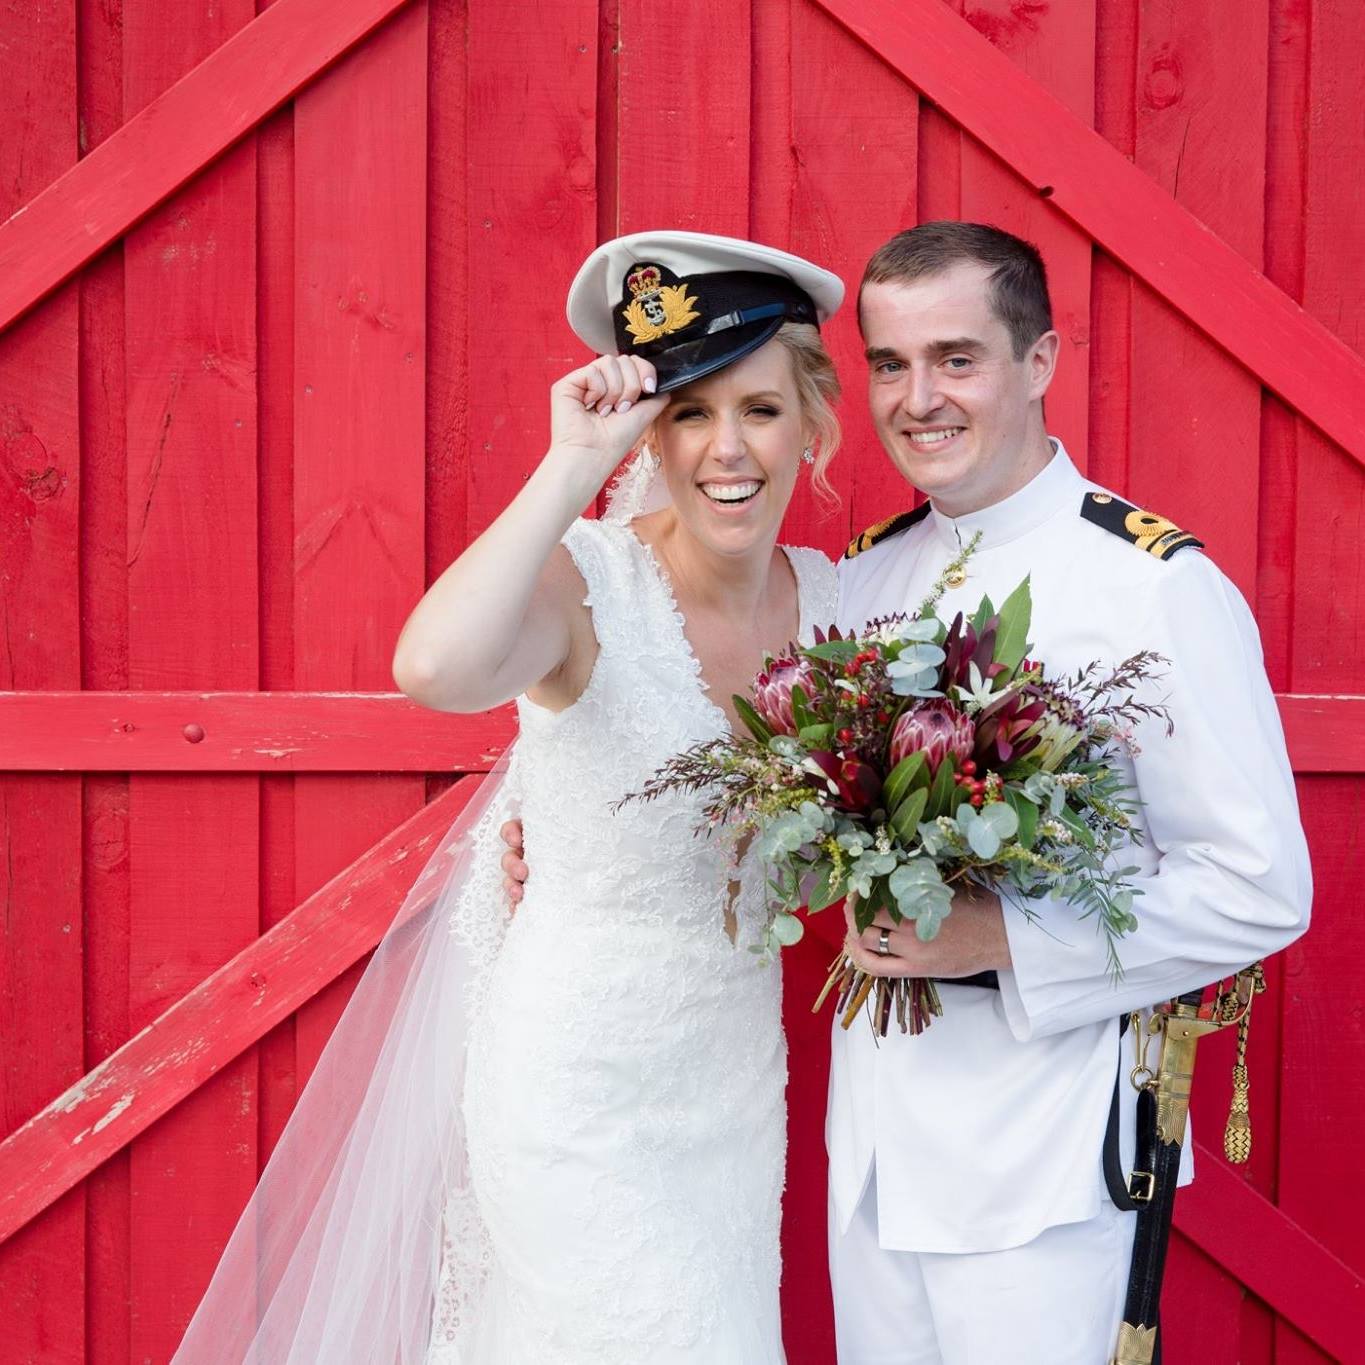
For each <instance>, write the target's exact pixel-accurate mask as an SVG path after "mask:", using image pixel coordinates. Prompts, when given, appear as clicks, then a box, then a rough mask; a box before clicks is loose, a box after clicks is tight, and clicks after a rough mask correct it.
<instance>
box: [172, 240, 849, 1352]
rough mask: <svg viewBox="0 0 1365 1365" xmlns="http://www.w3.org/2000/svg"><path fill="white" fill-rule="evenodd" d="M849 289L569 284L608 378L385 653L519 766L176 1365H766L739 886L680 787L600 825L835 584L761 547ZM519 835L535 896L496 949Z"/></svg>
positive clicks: (778, 1125) (776, 1128) (270, 1179)
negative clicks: (597, 516)
mask: <svg viewBox="0 0 1365 1365" xmlns="http://www.w3.org/2000/svg"><path fill="white" fill-rule="evenodd" d="M842 293H843V290H842V286H841V284H840V282H839V281H838V279H837V278H836V277H835V276H833V275H831V274H829V273H828V272H826V271H823V270H820V269H819V268H818V267H815V266H813V265H811V264H810V263H808V262H806V261H803V260H801V259H800V258H798V257H794V256H790V255H788V254H786V253H784V252H779V251H776V250H774V249H771V248H768V247H763V246H758V245H756V244H753V243H748V242H741V241H735V240H732V239H728V238H717V237H709V236H704V235H701V234H695V233H683V232H672V233H648V234H644V233H642V234H635V235H633V236H629V237H624V238H619V239H617V240H616V241H613V242H609V243H606V244H605V245H603V246H601V247H599V248H598V249H597V250H596V251H594V252H593V254H592V255H591V256H590V257H589V259H588V260H587V262H585V264H584V266H583V268H582V269H581V270H580V271H579V274H578V276H577V278H576V279H575V281H574V283H573V286H572V288H571V291H570V296H569V319H570V322H571V325H572V326H573V327H574V330H575V331H576V332H577V333H578V335H579V336H580V337H581V338H582V339H583V340H584V341H585V342H587V343H588V345H590V346H591V347H592V348H593V349H594V350H596V351H600V352H604V354H602V355H601V356H600V358H599V359H597V360H595V361H593V362H592V363H591V364H589V365H585V366H583V367H582V368H580V369H576V370H574V371H573V372H572V373H570V374H568V375H566V376H564V378H562V379H561V380H560V381H559V382H558V383H556V384H555V385H554V386H553V387H552V389H551V391H550V410H551V441H550V447H549V449H548V451H547V452H546V454H545V457H544V458H543V460H542V461H541V463H540V465H539V466H538V468H537V469H536V471H535V472H534V474H533V475H532V476H531V477H530V479H529V480H528V481H527V482H526V484H525V486H524V487H523V488H522V489H521V491H520V492H519V493H518V495H517V496H516V497H515V498H514V499H513V500H512V502H511V503H510V505H509V506H508V507H507V509H506V510H505V511H504V512H503V513H502V515H501V516H500V517H499V518H498V519H497V520H496V521H495V522H494V523H493V525H492V526H491V527H490V528H489V529H488V530H487V531H486V532H485V533H484V535H483V536H481V537H480V538H479V539H478V540H477V541H475V542H474V543H473V544H472V545H471V546H470V547H469V548H468V549H467V550H466V551H465V552H464V553H463V554H462V555H461V556H460V557H459V559H457V560H456V561H455V563H454V564H452V565H451V566H450V568H448V569H447V570H446V572H445V573H444V574H443V575H442V576H441V577H440V578H439V579H438V580H437V581H436V583H435V584H434V585H433V586H432V587H431V589H430V590H429V591H428V593H427V594H426V596H425V597H424V598H423V599H422V601H421V602H420V603H419V604H418V606H417V608H416V609H415V610H414V611H413V613H412V615H411V617H410V618H409V620H408V622H407V624H406V626H405V627H404V629H403V633H402V636H401V638H400V640H399V643H398V648H397V652H396V656H395V660H394V677H395V680H396V681H397V682H398V684H399V686H400V687H401V688H402V689H403V691H404V692H406V693H407V694H408V695H409V696H411V697H413V698H414V699H415V700H417V701H418V702H421V703H422V704H424V705H427V706H431V707H435V708H438V709H441V710H449V711H466V712H472V711H481V710H484V709H486V708H489V707H492V706H496V705H499V704H501V703H503V702H505V701H507V700H509V699H510V698H513V697H515V698H516V702H517V709H518V713H519V718H520V738H519V740H518V743H517V746H516V753H515V757H514V758H513V760H512V762H511V765H510V767H509V769H508V771H507V772H506V774H505V776H504V777H503V779H502V781H501V783H500V784H498V783H497V779H493V782H494V784H495V785H496V787H497V789H496V791H495V792H493V793H492V794H491V795H490V796H485V798H484V799H483V800H481V801H480V803H479V807H478V809H477V811H476V812H474V813H472V814H471V815H470V817H469V818H468V819H467V820H463V821H461V822H457V829H456V830H455V831H453V832H452V837H451V838H450V839H448V840H447V841H446V842H445V844H444V846H443V847H442V849H440V850H438V853H437V856H436V857H435V858H434V859H433V866H429V867H428V869H427V870H426V872H425V873H424V874H423V877H422V878H419V882H418V885H417V886H415V887H414V893H413V896H412V897H410V898H409V902H410V903H409V904H405V906H404V908H403V910H402V911H400V913H399V915H398V917H397V919H396V920H395V927H394V928H393V929H391V930H390V933H389V935H388V936H387V937H386V940H385V943H384V945H383V946H382V947H381V948H380V950H379V952H378V953H377V954H376V957H375V960H374V963H373V964H372V965H371V967H370V969H369V970H368V971H367V973H366V978H365V980H364V981H363V982H362V984H361V986H360V988H359V989H358V991H357V993H356V999H355V1001H354V1002H353V1004H352V1006H351V1007H350V1009H349V1010H348V1012H347V1015H346V1016H345V1017H343V1020H342V1022H341V1024H340V1025H339V1026H338V1029H337V1033H336V1035H335V1037H334V1039H333V1042H332V1043H331V1044H330V1045H329V1048H328V1052H327V1054H326V1055H324V1058H323V1061H322V1063H321V1064H320V1066H319V1069H318V1074H317V1075H316V1076H315V1078H314V1080H313V1082H312V1083H310V1087H309V1090H308V1091H307V1092H305V1094H304V1096H303V1098H302V1099H301V1101H300V1105H299V1109H298V1112H297V1113H296V1116H295V1118H294V1119H293V1120H292V1121H291V1124H290V1130H289V1131H288V1132H287V1133H286V1135H285V1138H284V1139H283V1140H282V1142H281V1145H280V1149H279V1152H278V1153H277V1155H276V1157H274V1158H272V1162H271V1165H270V1167H268V1168H267V1171H266V1173H265V1175H264V1177H263V1179H262V1183H261V1186H260V1187H259V1189H258V1192H257V1195H256V1196H255V1197H254V1199H253V1202H252V1204H251V1205H249V1206H248V1210H247V1212H246V1214H245V1215H244V1216H243V1220H242V1225H240V1226H239V1228H238V1230H237V1232H236V1233H234V1237H233V1241H232V1243H230V1245H229V1248H228V1252H227V1254H226V1255H225V1257H224V1262H223V1265H222V1266H220V1268H219V1271H218V1274H217V1275H216V1276H215V1280H214V1282H213V1284H212V1285H211V1286H210V1292H209V1295H208V1296H207V1298H206V1300H205V1302H204V1304H203V1305H202V1306H201V1308H200V1310H199V1313H198V1314H197V1315H196V1317H195V1319H194V1322H192V1323H191V1326H190V1330H189V1332H188V1333H187V1335H186V1338H185V1342H184V1343H183V1344H182V1347H181V1351H180V1353H179V1354H178V1355H177V1357H176V1359H177V1360H181V1361H186V1362H189V1361H199V1360H210V1359H212V1360H214V1361H227V1360H237V1359H244V1360H251V1361H256V1362H260V1365H276V1362H279V1361H291V1362H293V1361H298V1362H303V1361H310V1362H311V1361H315V1360H328V1361H366V1362H368V1361H371V1360H376V1361H378V1360H382V1361H384V1362H386V1365H387V1362H390V1361H394V1360H401V1361H419V1360H423V1359H425V1360H426V1361H427V1362H430V1365H437V1363H438V1362H458V1365H475V1363H477V1365H522V1362H531V1361H534V1362H536V1363H537V1365H589V1362H591V1363H592V1365H613V1362H620V1365H627V1362H629V1363H630V1365H639V1362H643V1361H646V1360H647V1361H650V1362H655V1363H657V1365H670V1363H673V1365H780V1362H782V1361H783V1360H784V1356H783V1351H782V1344H781V1332H780V1319H779V1307H778V1280H779V1228H780V1194H781V1188H782V1180H783V1168H784V1152H785V1111H784V1100H783V1090H784V1084H785V1071H786V1067H785V1046H784V1042H783V1038H782V1032H781V1023H780V995H779V977H778V972H777V970H776V968H775V967H774V966H765V965H764V964H763V963H762V962H761V961H760V960H759V959H758V958H757V957H756V956H755V954H753V953H751V952H748V951H746V950H747V949H748V948H750V947H753V946H756V945H757V943H758V941H759V939H760V938H761V936H762V933H763V929H764V921H765V914H764V896H763V876H762V872H761V869H759V868H756V867H754V866H753V865H752V864H753V863H754V862H755V861H756V860H753V859H748V860H742V861H739V862H738V863H737V862H736V861H735V860H734V858H733V857H732V855H731V854H730V851H729V845H728V844H727V842H726V841H725V840H724V839H722V838H714V839H706V838H704V837H699V836H698V835H697V834H696V832H695V831H696V826H697V823H698V807H697V803H696V802H695V801H694V800H693V799H692V798H690V797H688V796H684V795H679V794H671V795H668V796H665V797H663V798H661V799H659V800H657V801H652V802H649V803H642V802H631V803H629V804H627V805H625V806H621V807H619V808H618V807H617V805H616V803H617V802H619V801H620V799H621V798H622V797H623V796H625V795H626V794H627V793H629V792H633V791H637V790H639V789H640V788H641V787H642V785H643V784H644V782H645V781H646V779H647V778H648V777H649V776H650V775H651V774H652V773H653V771H654V770H655V769H656V768H657V767H658V766H659V765H661V764H662V763H663V762H664V760H666V759H667V758H669V757H670V756H671V755H673V754H675V753H677V752H678V751H680V750H682V749H685V748H687V747H688V746H690V745H692V744H694V743H697V742H698V741H701V740H704V739H707V738H711V737H714V736H716V735H719V734H721V733H723V732H724V730H725V728H726V727H727V726H733V725H734V724H735V723H736V720H735V717H734V715H733V712H732V710H731V703H730V700H729V699H730V696H731V694H732V693H736V692H743V691H744V690H745V688H746V687H747V685H748V683H749V681H750V679H751V678H752V677H753V675H754V673H755V672H756V671H757V670H758V668H759V666H760V665H761V662H762V654H763V649H764V646H767V647H769V648H776V647H779V646H780V645H781V644H782V643H784V642H785V641H787V640H790V639H793V638H797V637H806V638H809V636H810V633H811V631H812V629H813V627H815V626H817V625H821V626H824V625H828V624H829V623H830V622H831V621H832V620H833V617H834V609H835V584H834V571H833V568H832V566H831V565H830V564H829V562H828V561H827V560H826V559H825V558H824V556H823V555H821V554H819V553H817V552H816V551H813V550H802V549H790V548H785V547H780V546H778V544H777V535H778V528H779V526H780V524H781V521H782V518H783V514H784V513H785V511H786V508H787V504H788V502H789V500H790V498H791V495H792V492H793V489H794V488H795V486H796V483H797V480H798V478H799V477H800V476H801V473H802V469H803V466H809V467H810V470H811V474H812V477H813V478H814V479H815V481H816V484H817V487H825V486H826V485H825V484H824V477H823V476H824V469H825V466H826V465H827V463H828V460H829V458H830V457H831V456H832V454H833V451H834V447H835V445H836V444H837V440H838V428H837V424H836V422H835V419H834V416H833V413H832V411H831V409H830V406H829V404H830V401H831V400H832V399H833V398H834V397H836V396H837V385H836V381H835V377H834V371H833V367H832V366H831V364H830V361H829V358H828V356H827V354H826V353H825V351H824V348H823V346H822V345H821V342H820V340H819V335H818V330H817V327H818V323H819V322H821V321H823V320H825V319H826V318H828V317H829V316H830V314H831V313H832V312H833V311H834V310H835V309H836V308H837V307H838V305H839V303H840V301H841V298H842ZM632 451H634V452H636V454H635V457H634V459H633V461H632V463H631V465H630V466H629V467H628V469H627V472H626V473H625V475H623V477H622V479H621V481H620V482H619V483H618V484H617V486H616V488H615V490H614V492H613V494H612V498H611V502H610V505H609V508H608V513H607V515H606V516H605V517H604V518H603V519H601V520H597V521H594V520H586V519H581V518H580V517H579V512H580V510H581V509H582V508H583V507H584V506H585V505H587V504H589V503H591V502H592V501H593V500H594V498H595V497H596V495H597V494H598V492H599V490H600V489H601V488H602V486H603V485H604V483H605V482H606V480H607V479H608V478H609V477H610V475H611V474H612V472H613V471H614V470H615V469H616V468H617V466H618V465H619V464H620V462H621V460H622V459H623V458H624V457H625V456H626V455H628V454H629V453H631V452H632ZM481 795H482V794H481ZM512 812H516V813H518V814H519V815H520V818H521V820H522V823H523V827H524V831H525V845H526V849H527V854H528V860H530V861H533V862H534V865H535V868H536V876H535V878H534V879H533V880H532V881H531V882H529V883H528V884H527V887H526V891H525V897H524V899H523V900H522V902H521V905H520V906H519V908H518V912H517V914H516V917H515V919H513V920H512V921H511V922H510V924H509V923H507V921H506V918H505V911H504V904H505V903H504V901H503V898H502V895H501V892H500V890H499V889H498V881H499V877H500V871H499V868H498V853H499V851H500V845H499V844H498V842H497V827H498V824H499V823H500V821H501V820H502V819H504V818H506V816H507V815H508V814H509V813H512ZM414 897H415V898H416V901H417V902H420V904H415V903H414ZM371 977H374V978H375V979H376V982H382V981H385V980H387V982H388V984H387V985H377V984H376V985H373V986H372V984H371ZM452 996H454V997H456V998H455V999H454V1001H453V1002H452ZM352 1015H355V1016H356V1020H357V1021H358V1022H355V1023H353V1021H352ZM333 1054H338V1055H337V1056H333ZM461 1079H462V1080H463V1084H461ZM315 1091H317V1092H318V1093H317V1094H315V1093H314V1092H315ZM296 1130H301V1131H297V1132H296ZM277 1166H278V1167H279V1169H278V1170H277V1169H276V1168H277ZM277 1207H278V1208H280V1209H283V1210H284V1214H283V1216H282V1217H280V1218H278V1219H277V1218H276V1209H277ZM277 1224H278V1226H277ZM225 1343H227V1345H226V1347H225Z"/></svg>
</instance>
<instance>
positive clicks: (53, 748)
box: [0, 692, 516, 773]
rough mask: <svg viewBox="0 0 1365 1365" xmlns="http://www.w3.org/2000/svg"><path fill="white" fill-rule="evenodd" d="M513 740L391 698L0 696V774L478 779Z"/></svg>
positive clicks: (499, 725) (488, 727)
mask: <svg viewBox="0 0 1365 1365" xmlns="http://www.w3.org/2000/svg"><path fill="white" fill-rule="evenodd" d="M515 734H516V717H515V714H514V712H513V710H512V708H511V707H510V706H504V707H500V708H499V709H498V710H496V711H487V712H482V713H480V714H478V715H473V716H456V715H450V714H447V713H444V712H439V711H429V710H427V709H426V708H425V707H422V706H416V705H414V704H413V703H412V702H410V701H408V699H407V698H406V697H403V696H400V695H399V694H398V693H396V692H0V771H6V770H8V771H21V772H23V771H26V772H139V773H141V772H201V773H204V772H266V773H280V772H295V773H302V772H311V773H316V772H475V771H483V770H486V769H488V768H490V767H491V766H492V765H493V763H494V762H496V760H497V759H498V757H499V756H500V755H501V754H502V753H503V751H504V750H505V749H506V748H507V746H508V744H510V743H511V741H512V738H513V736H514V735H515Z"/></svg>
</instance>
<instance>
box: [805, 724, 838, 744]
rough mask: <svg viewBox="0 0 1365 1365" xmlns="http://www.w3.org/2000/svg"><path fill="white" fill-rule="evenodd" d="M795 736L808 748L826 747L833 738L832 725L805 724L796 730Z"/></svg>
mask: <svg viewBox="0 0 1365 1365" xmlns="http://www.w3.org/2000/svg"><path fill="white" fill-rule="evenodd" d="M797 738H798V739H799V740H800V741H801V743H802V744H804V745H805V746H806V748H808V749H827V748H829V744H830V740H832V739H833V738H834V726H832V725H807V726H806V727H805V728H804V729H802V730H801V731H799V732H798V734H797Z"/></svg>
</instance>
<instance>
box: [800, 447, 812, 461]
mask: <svg viewBox="0 0 1365 1365" xmlns="http://www.w3.org/2000/svg"><path fill="white" fill-rule="evenodd" d="M801 461H802V463H803V464H814V463H815V450H814V448H813V447H811V446H807V447H806V448H805V450H803V451H802V452H801Z"/></svg>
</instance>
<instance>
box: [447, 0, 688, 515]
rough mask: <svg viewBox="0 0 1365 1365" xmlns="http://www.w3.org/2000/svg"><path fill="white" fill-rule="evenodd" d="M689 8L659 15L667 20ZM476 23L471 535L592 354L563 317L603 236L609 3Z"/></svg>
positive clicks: (472, 41)
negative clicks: (600, 136)
mask: <svg viewBox="0 0 1365 1365" xmlns="http://www.w3.org/2000/svg"><path fill="white" fill-rule="evenodd" d="M680 10H681V7H669V8H668V9H667V11H659V10H658V8H657V7H656V14H658V16H659V18H660V19H661V20H662V23H663V27H664V28H666V26H667V24H668V23H671V22H672V16H673V15H674V14H675V13H678V12H680ZM468 24H469V28H468V47H467V50H466V51H467V58H466V59H467V63H468V65H467V71H468V79H469V105H468V114H467V124H466V148H465V157H466V162H465V167H464V170H465V175H466V177H467V178H466V186H465V202H466V205H467V220H466V221H467V224H468V229H469V236H468V253H467V257H466V263H467V269H468V272H469V291H468V297H467V305H466V306H467V312H466V314H465V316H466V317H467V318H468V319H469V328H468V335H467V337H466V352H467V361H466V373H467V374H468V376H469V395H468V450H469V470H468V484H467V496H466V524H465V533H466V534H467V535H468V536H470V537H473V536H476V535H478V534H479V533H481V532H482V531H483V530H484V529H485V528H486V527H487V526H488V524H489V523H490V522H491V521H492V520H493V518H494V517H496V516H497V514H498V513H499V512H501V511H502V509H503V507H504V506H505V505H506V504H507V502H508V501H509V499H510V498H511V496H512V494H513V493H515V492H516V490H517V489H518V488H519V487H520V486H521V481H522V480H523V479H524V478H525V477H526V476H527V474H529V473H530V471H531V470H532V469H534V468H535V466H536V464H537V463H538V462H539V460H540V457H541V456H542V455H543V454H544V453H545V447H546V445H547V443H548V441H549V434H550V425H549V403H548V391H549V387H550V385H551V383H553V381H554V380H556V379H558V378H559V376H560V375H562V374H564V373H565V372H566V371H567V370H569V369H572V368H573V367H574V366H575V365H581V364H582V363H583V362H584V361H585V360H586V359H587V356H586V354H585V353H584V350H583V346H582V344H581V343H580V342H579V341H578V339H577V338H576V337H575V336H574V335H573V333H572V332H571V331H570V330H569V327H568V323H567V322H565V320H564V296H565V294H566V293H567V292H568V287H569V281H570V280H572V279H573V277H574V273H575V272H576V271H577V269H578V267H579V266H580V265H581V264H582V263H583V260H584V258H585V257H586V256H587V254H588V252H589V251H591V250H592V247H593V245H594V244H595V242H596V240H597V189H596V158H597V138H596V112H595V110H596V100H597V6H596V4H595V3H592V0H546V2H545V3H542V4H537V5H507V4H503V3H500V0H471V3H470V4H469V5H468ZM662 40H663V31H662V29H661V30H660V31H657V32H654V33H651V34H650V35H649V36H648V37H646V36H645V35H644V34H641V41H642V43H643V45H644V46H646V47H651V46H653V45H654V44H655V43H657V42H660V41H662ZM625 59H626V54H624V53H623V54H622V61H625ZM530 73H534V75H531V74H530ZM675 74H676V72H673V73H671V76H673V75H675ZM622 155H623V157H624V152H623V154H622ZM651 174H653V173H651ZM654 183H655V184H656V185H661V184H662V181H659V180H657V179H656V180H655V181H654ZM653 225H654V224H653V223H652V222H651V223H650V224H646V225H645V226H653ZM633 226H636V227H639V226H641V224H639V223H635V224H634V225H633Z"/></svg>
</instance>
